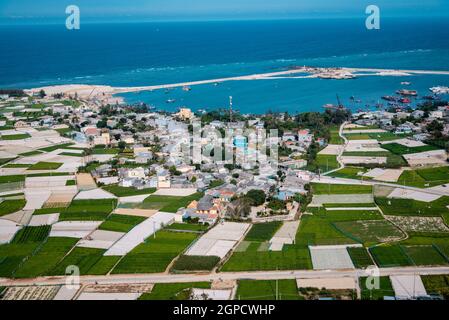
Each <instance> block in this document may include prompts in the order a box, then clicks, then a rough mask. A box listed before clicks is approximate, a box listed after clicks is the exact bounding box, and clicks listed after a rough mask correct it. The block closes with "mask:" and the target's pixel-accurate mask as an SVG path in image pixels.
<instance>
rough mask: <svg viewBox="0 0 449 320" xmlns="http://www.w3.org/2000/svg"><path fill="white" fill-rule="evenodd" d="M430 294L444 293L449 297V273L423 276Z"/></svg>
mask: <svg viewBox="0 0 449 320" xmlns="http://www.w3.org/2000/svg"><path fill="white" fill-rule="evenodd" d="M421 280H422V282H423V284H424V287H425V288H426V291H427V293H428V294H438V295H442V296H443V297H444V298H445V299H446V300H447V299H449V275H437V276H421Z"/></svg>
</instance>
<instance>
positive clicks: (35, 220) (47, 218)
mask: <svg viewBox="0 0 449 320" xmlns="http://www.w3.org/2000/svg"><path fill="white" fill-rule="evenodd" d="M58 220H59V213H50V214H41V215H33V216H32V217H31V221H30V222H29V223H28V226H29V227H40V226H50V225H52V224H55V223H56V222H58Z"/></svg>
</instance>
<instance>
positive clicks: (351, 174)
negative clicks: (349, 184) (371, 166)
mask: <svg viewBox="0 0 449 320" xmlns="http://www.w3.org/2000/svg"><path fill="white" fill-rule="evenodd" d="M367 171H368V169H366V168H361V167H345V168H343V169H340V170H338V171H335V172H333V173H331V174H329V176H330V177H335V178H343V179H357V180H362V179H363V180H371V178H368V177H363V176H362V175H361V174H363V173H366V172H367Z"/></svg>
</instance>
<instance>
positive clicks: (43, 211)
mask: <svg viewBox="0 0 449 320" xmlns="http://www.w3.org/2000/svg"><path fill="white" fill-rule="evenodd" d="M66 209H67V208H42V209H37V210H34V212H33V215H42V214H52V213H61V212H63V211H64V210H66Z"/></svg>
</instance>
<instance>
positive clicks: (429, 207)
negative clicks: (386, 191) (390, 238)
mask: <svg viewBox="0 0 449 320" xmlns="http://www.w3.org/2000/svg"><path fill="white" fill-rule="evenodd" d="M375 201H376V203H377V205H378V206H379V207H380V208H381V209H382V211H383V213H384V214H386V215H390V216H401V215H402V216H427V217H439V216H441V215H442V214H443V213H447V212H449V209H448V208H447V206H448V205H449V197H441V198H440V199H438V200H435V201H432V202H422V201H416V200H411V199H387V198H376V199H375Z"/></svg>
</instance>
